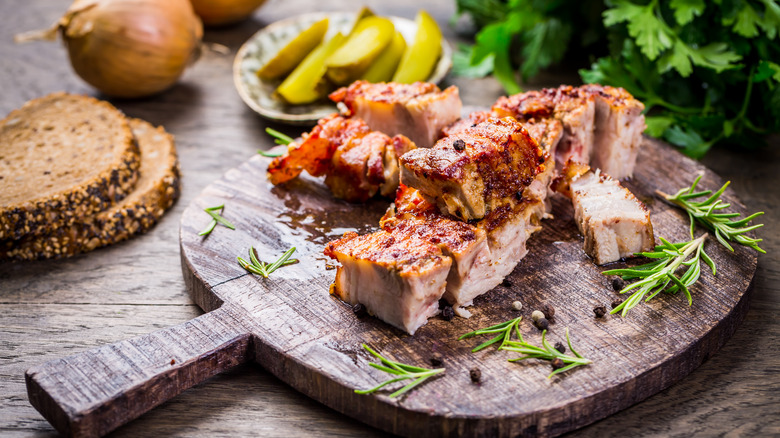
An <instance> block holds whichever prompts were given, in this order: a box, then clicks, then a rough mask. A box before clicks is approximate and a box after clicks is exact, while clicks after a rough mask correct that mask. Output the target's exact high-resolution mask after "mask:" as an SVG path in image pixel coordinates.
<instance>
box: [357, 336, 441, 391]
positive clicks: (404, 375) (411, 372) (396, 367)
mask: <svg viewBox="0 0 780 438" xmlns="http://www.w3.org/2000/svg"><path fill="white" fill-rule="evenodd" d="M363 348H365V349H366V351H368V352H369V353H371V354H372V355H373V356H374V357H376V358H378V359H379V360H380V361H381V362H382V363H383V364H385V365H386V366H385V365H379V364H377V363H370V364H369V365H370V366H372V367H373V368H376V369H378V370H380V371H384V372H386V373H389V374H393V375H397V376H398V377H395V378H392V379H390V380H387V381H384V382H382V383H380V384H379V385H377V386H375V387H373V388H370V389H356V390H355V393H356V394H371V393H373V392H376V391H378V390H380V389H382V388H383V387H385V386H387V385H390V384H391V383H395V382H400V381H403V380H410V379H413V381H412V382H411V383H409V384H407V385H406V386H404V387H402V388H400V389H398V390H397V391H395V392H393V393H392V394H390V396H389V397H390V398H395V397H398V396H400V395H403V394H406V393H407V392H409V391H411V390H412V389H414V388H415V387H417V386H418V385H420V384H421V383H423V382H424V381H425V380H427V379H428V378H430V377H433V376H435V375H437V374H441V373H443V372H444V368H436V369H429V368H422V367H416V366H413V365H407V364H403V363H400V362H395V361H392V360H390V359H387V358H386V357H384V356H382V355H381V354H379V353H377V352H376V351H374V350H373V349H371V347H369V346H368V345H366V344H363Z"/></svg>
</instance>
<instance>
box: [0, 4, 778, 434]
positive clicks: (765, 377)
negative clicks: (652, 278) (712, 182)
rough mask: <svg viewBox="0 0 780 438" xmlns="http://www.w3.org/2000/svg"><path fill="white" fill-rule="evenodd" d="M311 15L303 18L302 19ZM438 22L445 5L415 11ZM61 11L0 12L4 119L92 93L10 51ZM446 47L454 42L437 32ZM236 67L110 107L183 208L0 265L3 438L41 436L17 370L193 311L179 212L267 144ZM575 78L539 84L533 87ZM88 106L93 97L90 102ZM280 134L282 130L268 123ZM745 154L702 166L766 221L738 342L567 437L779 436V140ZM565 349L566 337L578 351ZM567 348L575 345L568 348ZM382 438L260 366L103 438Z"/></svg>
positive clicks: (47, 62) (489, 93) (470, 100)
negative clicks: (148, 143)
mask: <svg viewBox="0 0 780 438" xmlns="http://www.w3.org/2000/svg"><path fill="white" fill-rule="evenodd" d="M367 3H368V5H369V6H371V7H372V8H374V10H376V11H377V12H379V13H383V14H393V15H399V16H407V17H412V16H413V15H414V13H415V11H416V9H417V7H418V5H417V4H415V3H413V2H408V1H398V2H393V3H392V4H388V3H387V2H379V1H369V2H367ZM314 4H315V3H314V2H311V3H299V2H282V1H280V0H279V1H274V0H271V1H269V2H268V3H267V5H265V6H264V7H263V8H261V9H260V10H259V11H258V12H257V13H256V14H255V16H254V17H253V18H252V19H250V20H248V21H246V22H244V23H241V24H240V25H238V26H236V27H232V28H227V29H220V30H213V31H208V32H207V33H206V37H205V39H206V40H207V41H211V42H217V43H220V44H224V45H226V46H228V47H229V48H230V49H231V51H232V53H235V50H237V48H238V47H239V46H240V44H241V43H242V42H243V41H244V40H245V39H246V38H248V37H249V36H250V35H252V34H253V33H254V32H256V31H257V29H259V28H260V27H262V26H264V25H265V24H268V23H270V22H273V21H275V20H278V19H281V18H284V17H288V16H292V15H294V14H296V13H298V12H300V11H301V10H303V9H305V10H314V9H315V8H314V6H313V5H314ZM307 5H311V6H307ZM316 5H317V7H316V9H319V10H347V9H350V8H352V7H354V5H353V4H352V2H346V1H323V2H316ZM425 7H426V9H428V10H429V11H431V12H432V13H433V15H434V17H435V18H436V19H437V21H439V22H440V23H442V24H444V23H446V22H447V20H448V19H449V17H450V16H451V14H452V13H453V11H454V6H453V3H452V2H450V1H443V0H442V1H435V2H430V3H426V6H425ZM64 8H65V5H63V3H62V2H61V1H57V0H34V1H28V2H24V3H21V2H2V3H0V24H2V25H0V59H2V61H0V79H1V81H0V84H2V86H0V87H2V90H3V94H2V97H0V113H2V114H5V113H7V112H9V111H10V110H12V109H13V108H16V107H18V106H20V105H21V104H22V103H24V102H25V101H26V100H29V99H31V98H34V97H38V96H41V95H44V94H46V93H49V92H53V91H58V90H67V91H70V92H77V93H86V94H92V95H95V93H94V91H93V90H91V89H90V88H89V87H88V86H86V85H84V84H83V83H82V82H81V81H80V80H79V79H78V78H77V77H76V76H75V75H74V74H73V73H72V71H71V69H70V67H69V66H68V64H67V59H66V57H65V55H64V52H63V50H62V48H61V47H60V46H59V44H44V43H35V44H30V45H25V46H17V45H14V44H13V43H12V42H11V40H12V35H13V34H14V33H17V32H21V31H26V30H30V29H35V28H41V27H45V26H47V25H48V24H50V23H52V22H54V21H55V20H56V19H57V18H58V17H59V14H61V12H62V10H63V9H64ZM443 31H444V32H445V36H447V37H448V38H450V39H451V40H454V39H456V36H455V35H454V34H453V32H452V30H451V29H450V28H448V27H446V26H445V27H444V28H443ZM231 63H232V56H230V55H228V56H221V55H218V54H216V53H207V54H206V55H205V56H204V57H203V58H202V59H201V60H200V62H199V63H198V64H196V65H195V66H194V67H192V68H191V69H190V70H189V71H188V72H187V73H185V76H184V77H183V79H182V82H181V83H180V84H179V85H177V86H176V87H174V88H173V89H171V90H169V91H168V92H166V93H163V94H161V95H159V96H156V97H154V98H150V99H146V100H139V101H122V100H116V101H113V103H114V104H115V105H117V106H118V107H119V108H120V109H122V110H123V111H125V112H126V113H127V114H128V115H131V116H134V117H141V118H144V119H146V120H148V121H150V122H152V123H155V124H164V125H165V126H166V128H167V129H168V130H169V131H171V132H172V133H174V134H175V135H176V138H177V143H178V146H179V154H180V158H181V162H182V171H183V194H182V199H181V200H180V201H179V203H178V204H177V205H176V206H175V207H174V209H173V210H172V211H171V212H170V213H169V214H168V215H167V216H166V217H164V218H163V220H162V222H161V223H160V224H159V225H158V226H157V227H155V228H154V229H153V230H152V231H151V232H150V233H148V234H146V235H144V236H141V237H139V238H137V239H134V240H132V241H129V242H125V243H122V244H120V245H116V246H113V247H109V248H106V249H102V250H100V251H97V252H95V253H92V254H85V255H82V256H79V257H75V258H73V259H67V260H59V261H51V262H42V263H10V264H3V265H0V434H2V435H3V436H33V435H34V436H50V435H52V434H54V430H53V429H52V427H51V426H50V425H49V424H48V422H46V420H45V419H44V418H43V417H42V416H41V415H40V414H39V413H38V412H37V411H35V410H34V409H33V408H32V406H31V405H30V404H29V401H28V399H27V395H26V389H25V383H24V371H25V370H26V369H28V368H30V367H32V366H35V365H39V364H41V363H44V362H46V361H48V360H53V359H58V358H63V357H65V356H68V355H70V354H73V353H78V352H83V351H86V350H88V349H90V348H94V347H98V346H103V345H107V344H111V343H114V342H119V341H122V340H125V339H129V338H132V337H134V336H140V335H145V334H148V333H150V332H153V331H154V330H159V329H163V328H166V327H170V326H174V325H176V324H181V323H185V322H186V321H189V320H191V319H193V318H195V317H197V316H199V315H200V314H201V313H202V312H201V310H200V309H199V308H198V306H197V305H195V304H194V303H193V301H192V300H191V299H190V297H189V296H188V294H187V292H186V287H185V284H184V279H183V277H182V275H181V266H180V261H179V246H178V245H179V244H178V231H179V218H180V217H181V215H182V213H183V211H184V209H185V207H186V206H187V205H188V204H189V203H190V202H191V201H192V200H193V199H195V198H196V197H197V195H198V194H199V193H200V192H201V191H202V190H203V189H204V188H205V187H206V186H208V185H209V184H211V183H212V182H213V181H215V180H216V179H218V178H219V177H220V176H221V175H222V174H223V173H224V172H225V171H226V170H228V169H230V168H233V167H235V166H237V165H239V164H240V163H242V162H244V161H245V160H247V159H248V158H249V157H250V156H252V155H253V154H254V153H255V151H256V149H258V148H268V147H270V144H271V143H270V142H269V141H268V139H267V138H266V136H265V135H264V134H263V132H262V131H263V129H264V127H265V126H266V122H264V121H263V120H262V119H259V118H258V117H257V116H256V115H255V114H254V113H252V112H251V111H250V110H249V109H247V108H245V106H244V105H243V103H241V101H240V100H239V98H238V96H237V95H236V93H235V91H234V89H233V88H232V87H233V85H232V80H231ZM573 81H576V75H573V74H571V73H567V72H565V71H564V72H550V73H548V74H546V75H544V77H542V78H540V79H539V81H538V82H535V83H534V84H530V87H535V86H551V85H557V84H559V83H562V82H573ZM451 82H452V83H455V84H456V85H459V86H460V89H461V94H462V96H463V98H464V101H465V103H466V104H471V105H485V104H487V103H490V102H492V101H493V100H495V98H496V97H497V96H498V95H499V94H500V87H499V86H498V84H497V83H495V82H494V81H493V80H492V79H484V80H465V79H451ZM98 97H100V96H98ZM274 127H275V128H277V129H282V130H287V132H288V133H291V134H292V133H295V132H294V131H293V130H290V129H286V128H285V127H281V126H275V125H274ZM769 143H770V147H769V148H765V149H758V150H755V151H750V152H746V151H731V150H714V151H712V152H711V153H710V155H708V156H707V157H706V158H705V160H704V163H705V164H706V165H707V166H708V167H709V168H710V169H712V170H714V171H715V172H716V173H718V174H720V175H721V176H723V177H724V178H727V179H730V180H732V182H733V185H732V189H733V193H735V194H736V195H737V196H738V197H739V198H740V199H741V200H742V201H743V202H744V203H745V204H746V205H747V206H748V208H749V209H750V210H764V211H766V212H767V215H766V216H765V217H764V220H763V222H764V223H766V227H765V228H763V229H762V230H760V231H759V235H760V236H761V237H764V238H765V239H767V240H766V241H765V242H764V244H763V245H762V246H764V247H765V248H766V249H767V251H768V254H766V255H762V256H761V257H759V260H758V270H757V273H756V277H755V280H754V289H753V292H752V295H753V297H752V299H751V309H750V311H749V312H748V314H747V317H746V320H745V322H744V323H743V324H742V325H741V326H740V327H739V329H738V330H737V331H736V333H735V335H734V337H733V338H732V339H731V340H729V341H728V342H727V343H726V345H725V346H724V347H723V349H721V350H720V351H719V352H718V353H716V354H715V355H714V356H712V357H711V358H710V359H709V360H707V361H706V362H705V363H704V364H703V365H702V366H701V367H699V368H698V369H696V370H695V371H693V372H692V373H691V374H690V375H689V376H688V377H686V378H685V379H683V380H682V381H680V382H679V383H677V384H675V385H673V386H671V387H670V388H668V389H666V390H664V391H662V392H660V393H659V394H656V395H655V396H652V397H650V398H649V399H647V400H645V401H644V402H641V403H639V404H637V405H635V406H633V407H631V408H629V409H626V410H624V411H621V412H619V413H617V414H615V415H612V416H610V417H608V418H607V419H605V420H602V421H599V422H597V423H595V424H593V425H590V426H588V427H585V428H582V429H579V430H577V431H575V432H572V433H569V434H568V436H578V437H580V436H583V437H590V436H600V437H601V436H626V435H630V436H691V435H694V436H745V435H759V436H772V435H777V434H780V416H778V415H777V413H778V405H779V404H780V378H779V377H778V375H779V374H778V371H780V347H778V345H780V342H778V341H780V318H778V316H777V315H778V314H780V286H778V285H780V261H778V256H777V252H778V250H779V249H780V246H779V245H778V243H777V238H776V236H777V235H778V232H780V226H779V224H780V222H779V221H777V219H776V218H777V215H778V213H779V212H780V207H778V205H780V191H779V190H778V189H777V187H779V186H780V175H779V174H778V172H777V168H778V164H780V147H778V146H780V139H778V138H777V137H772V138H770V139H769ZM575 342H576V340H575ZM575 345H577V344H575ZM160 435H169V436H214V435H230V436H280V437H281V436H285V437H287V436H345V437H358V436H383V435H384V433H383V432H381V431H379V430H377V429H372V428H370V427H368V426H365V425H363V424H362V423H360V422H357V421H354V420H352V419H350V418H349V417H346V416H344V415H341V414H339V413H337V412H335V411H333V410H331V409H329V408H326V407H324V406H323V405H321V404H319V403H317V402H315V401H313V400H311V399H310V398H307V397H306V396H304V395H302V394H300V393H298V392H297V391H295V390H294V389H292V388H290V387H289V386H288V385H286V384H284V383H282V382H281V381H279V380H278V379H277V378H275V377H274V376H273V375H272V374H271V373H269V372H268V371H266V370H265V369H263V368H262V367H260V366H257V365H253V364H247V365H241V366H238V367H236V368H233V369H232V370H231V371H228V372H227V373H224V374H220V375H218V376H216V377H214V378H212V379H210V380H208V381H206V382H205V383H203V384H201V385H198V386H196V387H195V388H193V389H190V390H188V391H186V392H184V393H183V394H181V395H179V396H177V397H175V398H174V399H173V400H171V401H169V402H167V403H164V404H163V405H162V406H160V407H158V408H157V409H154V410H152V411H151V412H149V413H147V414H145V415H143V416H142V417H141V418H139V419H138V420H136V421H134V422H132V423H130V424H128V425H126V426H124V427H121V428H120V429H118V430H117V431H116V432H114V433H113V434H112V436H160Z"/></svg>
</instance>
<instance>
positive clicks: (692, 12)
mask: <svg viewBox="0 0 780 438" xmlns="http://www.w3.org/2000/svg"><path fill="white" fill-rule="evenodd" d="M669 6H670V7H671V8H672V9H674V19H675V21H677V24H679V25H681V26H682V25H685V24H688V23H690V22H691V21H693V18H694V17H698V16H700V15H701V14H702V12H704V0H672V1H670V2H669Z"/></svg>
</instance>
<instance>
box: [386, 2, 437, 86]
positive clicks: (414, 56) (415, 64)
mask: <svg viewBox="0 0 780 438" xmlns="http://www.w3.org/2000/svg"><path fill="white" fill-rule="evenodd" d="M415 22H416V23H417V33H416V34H415V35H414V42H413V43H412V45H411V46H409V47H407V49H406V51H405V52H404V56H403V57H402V58H401V64H400V65H399V66H398V70H396V71H395V74H394V75H393V82H401V83H404V84H411V83H413V82H417V81H424V80H426V79H428V78H429V77H430V76H431V73H432V72H433V68H434V67H435V66H436V62H437V61H438V59H439V55H441V39H442V37H441V29H439V25H438V24H436V20H434V19H433V18H431V16H430V15H428V13H427V12H425V11H420V12H418V13H417V18H416V19H415Z"/></svg>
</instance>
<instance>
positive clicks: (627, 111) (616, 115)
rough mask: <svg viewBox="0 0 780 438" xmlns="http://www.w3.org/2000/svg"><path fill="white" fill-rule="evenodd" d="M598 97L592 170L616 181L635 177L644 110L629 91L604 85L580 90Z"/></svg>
mask: <svg viewBox="0 0 780 438" xmlns="http://www.w3.org/2000/svg"><path fill="white" fill-rule="evenodd" d="M580 88H581V89H582V90H584V91H585V92H586V93H590V94H591V95H592V96H594V97H595V102H596V119H595V130H594V145H593V156H592V158H591V162H590V163H591V166H593V167H595V168H598V169H601V170H603V171H604V172H606V173H608V174H609V175H611V176H612V177H613V178H616V179H623V178H626V177H630V176H632V175H633V173H634V165H635V164H636V157H637V154H638V153H639V146H640V144H641V143H642V132H644V130H645V128H646V127H647V126H646V125H645V116H644V115H642V111H643V110H644V109H645V106H644V105H643V104H642V102H639V101H638V100H636V99H634V97H633V96H632V95H631V94H629V93H628V92H627V91H626V90H624V89H622V88H614V87H609V86H601V85H583V86H582V87H580Z"/></svg>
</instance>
